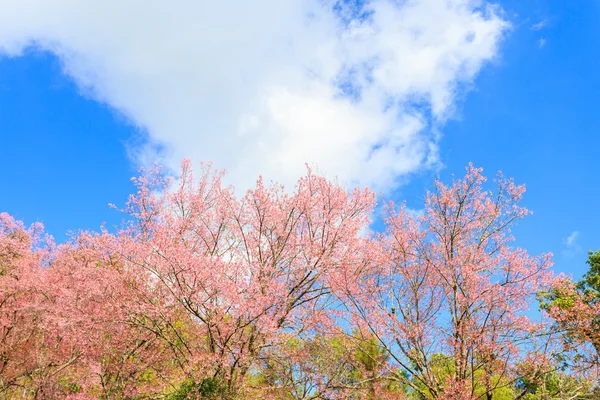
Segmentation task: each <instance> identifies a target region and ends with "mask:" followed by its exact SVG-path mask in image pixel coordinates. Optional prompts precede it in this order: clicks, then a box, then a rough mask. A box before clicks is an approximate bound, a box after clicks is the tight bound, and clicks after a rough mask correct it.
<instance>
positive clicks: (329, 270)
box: [109, 161, 375, 392]
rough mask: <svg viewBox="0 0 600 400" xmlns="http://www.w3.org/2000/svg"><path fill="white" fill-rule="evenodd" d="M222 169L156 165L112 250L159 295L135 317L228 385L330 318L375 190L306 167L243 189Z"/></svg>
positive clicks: (201, 371) (189, 365) (187, 363)
mask: <svg viewBox="0 0 600 400" xmlns="http://www.w3.org/2000/svg"><path fill="white" fill-rule="evenodd" d="M221 177H222V173H220V172H215V171H212V170H211V168H210V167H209V166H206V165H205V166H203V168H202V171H201V176H200V178H199V179H198V180H196V179H195V177H194V176H193V174H192V170H191V167H190V165H189V162H187V161H185V162H184V163H183V166H182V173H181V176H180V177H179V180H178V182H177V184H176V187H173V186H172V185H171V184H170V183H169V181H168V180H166V179H164V178H163V177H162V175H161V174H160V173H159V172H158V171H150V172H149V173H148V174H146V175H145V176H143V177H141V178H139V179H137V180H135V183H136V185H137V187H138V192H137V194H136V195H135V196H132V197H131V198H130V201H129V203H128V208H127V209H126V211H127V212H128V213H129V215H130V216H131V217H132V219H133V221H134V223H132V224H131V226H129V228H128V229H125V230H123V231H122V232H120V233H119V235H118V239H117V240H116V242H115V243H114V244H112V245H111V246H109V249H110V252H111V253H112V254H119V255H120V257H121V258H122V260H123V262H124V268H125V269H128V270H131V271H136V272H135V273H136V274H137V275H138V276H140V277H142V276H143V277H144V278H143V279H144V280H145V281H146V282H147V284H148V285H150V286H151V287H152V288H153V291H154V292H155V294H157V295H158V296H159V298H160V299H161V300H160V302H161V303H160V305H159V306H160V307H157V304H155V303H153V302H152V301H148V302H147V303H146V304H145V306H144V307H140V308H139V309H140V314H141V315H143V317H140V318H138V324H139V326H142V327H144V328H146V329H147V330H149V331H151V332H153V333H155V334H156V335H158V336H159V337H160V338H162V339H163V340H165V341H166V342H167V343H168V344H169V346H170V348H171V349H172V351H173V352H174V354H175V355H176V359H177V360H178V361H179V362H180V363H181V366H182V369H183V370H184V371H185V373H186V374H188V375H189V376H190V378H191V379H193V380H194V381H196V382H198V381H200V380H202V379H211V380H217V381H219V382H221V383H222V384H223V385H224V388H223V390H224V391H227V392H233V391H236V390H237V389H238V388H239V387H240V385H241V383H242V382H243V380H244V377H245V376H246V374H247V373H248V371H249V370H250V369H251V367H252V366H253V365H254V363H255V361H256V360H257V359H258V358H259V357H260V356H262V355H263V354H264V351H263V350H265V349H267V348H269V347H270V346H273V345H275V344H276V343H277V342H278V340H280V338H283V339H281V340H289V337H290V335H292V336H301V335H311V334H314V332H316V331H317V330H318V329H319V327H321V326H326V325H328V324H331V323H332V322H333V319H332V318H331V313H330V312H328V310H329V306H330V305H331V303H332V302H333V301H335V298H334V297H333V296H332V294H331V286H332V279H334V278H335V277H336V276H338V275H339V271H341V270H345V269H347V268H351V267H352V266H353V265H354V264H355V263H356V260H357V258H358V257H360V254H359V252H358V251H357V249H358V248H359V247H360V246H361V245H362V242H363V241H364V239H363V238H361V236H360V233H361V231H363V230H364V229H365V228H367V227H368V224H369V216H370V214H371V213H372V210H373V207H374V203H375V198H374V196H373V194H372V193H371V192H369V191H367V190H362V191H361V190H354V191H353V192H352V194H348V193H347V192H346V191H345V190H344V189H343V188H342V187H340V186H338V185H335V184H333V183H331V182H329V181H327V180H326V179H324V178H321V177H318V176H316V175H314V174H313V173H312V172H311V171H310V170H309V171H308V174H307V175H306V176H305V177H303V178H301V179H300V180H299V182H298V184H297V186H296V188H295V190H294V191H293V193H291V194H288V193H287V192H285V191H284V190H283V188H282V187H281V186H278V185H275V184H273V185H271V186H270V187H267V186H265V185H264V183H263V182H262V180H261V179H259V181H258V182H257V185H256V188H255V189H253V190H250V191H248V193H247V194H246V195H245V196H243V197H242V198H241V199H237V198H236V196H235V194H234V191H233V189H232V188H230V187H223V185H222V184H221ZM157 308H159V310H157ZM164 310H169V312H165V311H164ZM174 315H177V318H179V320H175V319H173V318H174V317H173V316H174Z"/></svg>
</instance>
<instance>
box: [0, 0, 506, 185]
mask: <svg viewBox="0 0 600 400" xmlns="http://www.w3.org/2000/svg"><path fill="white" fill-rule="evenodd" d="M330 1H331V0H285V1H281V0H256V1H245V0H240V1H235V2H232V1H212V2H205V1H194V0H177V1H171V2H164V1H154V0H128V1H121V0H93V1H92V0H89V1H80V0H0V7H1V10H2V12H1V13H0V52H3V53H5V54H8V55H13V56H16V55H19V54H21V53H22V52H23V51H24V49H26V48H27V47H28V46H32V45H33V46H36V47H37V48H41V49H43V50H45V51H50V52H52V53H54V54H56V55H58V56H59V57H60V58H61V60H62V61H63V63H64V69H65V72H66V73H67V74H68V75H70V76H71V77H72V78H73V79H74V80H75V81H76V82H77V84H78V85H79V87H80V88H81V90H82V92H84V93H86V94H87V95H90V96H92V97H93V98H95V99H96V100H98V101H102V102H105V103H107V104H109V105H110V106H112V107H113V108H115V109H117V110H118V111H119V112H121V113H123V114H124V115H125V116H127V117H128V118H129V119H130V120H131V121H133V122H134V123H135V124H136V125H137V126H139V127H140V128H141V129H143V130H145V131H147V133H148V143H147V144H146V145H145V146H144V147H143V148H136V149H133V152H132V154H135V158H136V159H137V161H139V162H142V163H144V162H148V161H149V160H154V159H155V158H156V157H157V156H160V157H161V158H162V159H163V162H165V163H166V164H167V165H168V166H169V167H171V168H177V167H178V163H179V160H180V159H181V158H183V157H190V158H191V159H192V160H194V161H200V160H213V161H214V164H215V166H217V167H219V168H227V169H228V170H229V172H230V180H231V181H232V182H233V183H235V184H238V185H241V186H242V187H247V186H249V184H250V183H251V182H253V181H254V180H255V178H256V176H257V175H258V174H259V173H262V174H263V175H264V176H265V177H266V178H268V179H276V180H279V181H281V182H283V183H286V184H289V183H290V182H293V181H294V180H295V179H296V178H297V176H298V175H300V174H302V173H303V172H304V171H305V169H304V165H305V162H308V163H309V164H312V165H316V166H318V168H319V170H321V171H323V172H324V173H326V174H327V175H328V176H334V175H335V176H338V177H339V179H340V181H342V182H344V183H348V184H354V183H360V184H365V185H371V186H373V187H374V188H375V189H376V190H389V188H391V187H393V186H394V184H396V182H397V181H398V178H400V177H402V176H405V175H406V174H409V173H410V172H414V171H416V170H418V169H420V168H423V167H427V166H429V165H431V164H432V163H434V162H435V161H436V157H437V146H436V142H437V138H436V135H435V134H433V133H432V132H435V131H436V128H437V127H439V125H440V124H442V123H443V122H444V120H445V119H446V118H448V117H449V116H451V114H452V112H453V109H454V105H455V101H456V96H455V92H456V91H457V89H458V87H459V85H463V84H468V83H470V82H471V81H472V79H473V78H474V76H475V75H476V74H477V73H478V72H479V71H480V69H481V68H482V65H483V64H484V63H485V62H486V61H489V60H491V59H493V58H494V56H495V55H496V53H497V45H498V43H499V41H500V40H501V39H502V35H503V33H504V32H505V31H506V29H507V28H508V24H507V23H506V22H505V21H504V20H503V19H502V17H501V12H500V11H499V10H498V9H497V8H496V7H492V6H489V5H485V4H484V3H482V1H479V0H409V1H401V2H399V1H396V0H373V1H371V2H370V3H368V5H366V6H365V9H364V10H363V11H364V15H367V16H366V17H363V18H360V19H356V18H355V19H353V20H352V19H350V20H348V19H347V18H346V19H344V18H341V17H340V15H344V16H346V17H347V16H348V15H351V14H353V13H355V11H356V10H355V9H353V8H352V7H351V6H341V7H340V6H339V4H338V7H334V4H333V3H331V2H330Z"/></svg>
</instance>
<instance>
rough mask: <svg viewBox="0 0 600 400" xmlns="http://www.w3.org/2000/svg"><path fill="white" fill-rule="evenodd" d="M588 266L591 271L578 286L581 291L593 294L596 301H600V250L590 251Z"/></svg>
mask: <svg viewBox="0 0 600 400" xmlns="http://www.w3.org/2000/svg"><path fill="white" fill-rule="evenodd" d="M586 264H588V265H589V266H590V269H589V271H588V272H587V273H586V274H585V275H584V276H583V279H582V280H581V282H579V283H578V285H577V286H578V288H579V289H580V290H583V291H584V292H586V293H588V294H593V295H594V298H595V299H596V300H600V250H596V251H589V252H588V259H587V261H586Z"/></svg>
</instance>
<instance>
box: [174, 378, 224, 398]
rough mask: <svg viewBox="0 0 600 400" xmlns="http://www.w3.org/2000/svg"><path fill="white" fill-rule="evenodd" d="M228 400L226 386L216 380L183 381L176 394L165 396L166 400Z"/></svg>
mask: <svg viewBox="0 0 600 400" xmlns="http://www.w3.org/2000/svg"><path fill="white" fill-rule="evenodd" d="M228 398H231V396H230V395H229V393H228V390H227V388H226V386H225V385H224V384H223V382H222V381H221V380H220V379H218V378H204V379H202V380H201V381H200V382H194V381H193V380H187V381H184V382H183V383H181V385H180V386H179V389H178V390H177V391H176V392H174V393H172V394H170V395H169V396H167V400H196V399H197V400H200V399H207V400H211V399H214V400H217V399H228Z"/></svg>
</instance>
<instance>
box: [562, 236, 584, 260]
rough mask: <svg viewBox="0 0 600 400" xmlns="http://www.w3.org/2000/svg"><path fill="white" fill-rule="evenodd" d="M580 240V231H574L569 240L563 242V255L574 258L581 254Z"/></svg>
mask: <svg viewBox="0 0 600 400" xmlns="http://www.w3.org/2000/svg"><path fill="white" fill-rule="evenodd" d="M578 240H579V231H573V232H571V234H570V235H569V236H567V238H566V239H565V240H564V241H563V245H564V249H563V255H565V256H567V257H573V256H575V255H576V254H578V253H580V252H581V246H580V245H579V243H578Z"/></svg>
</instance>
